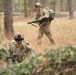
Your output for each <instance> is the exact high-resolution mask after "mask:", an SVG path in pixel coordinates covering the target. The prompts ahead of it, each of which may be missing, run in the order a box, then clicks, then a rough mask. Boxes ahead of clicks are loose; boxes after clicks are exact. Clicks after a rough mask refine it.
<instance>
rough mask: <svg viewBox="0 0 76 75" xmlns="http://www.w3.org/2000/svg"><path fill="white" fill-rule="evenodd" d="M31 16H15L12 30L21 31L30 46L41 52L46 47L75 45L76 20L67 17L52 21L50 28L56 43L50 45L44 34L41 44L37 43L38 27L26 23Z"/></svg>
mask: <svg viewBox="0 0 76 75" xmlns="http://www.w3.org/2000/svg"><path fill="white" fill-rule="evenodd" d="M31 20H33V19H32V18H24V17H15V18H14V30H15V32H21V33H22V34H23V35H24V37H25V41H26V42H29V43H30V45H31V47H32V48H33V49H34V50H35V51H38V52H42V51H43V50H44V49H46V48H48V49H49V48H57V47H64V46H67V45H73V46H75V45H76V20H75V19H73V20H68V19H67V18H59V19H55V20H54V21H52V23H51V25H50V28H51V32H52V35H53V38H54V40H55V42H56V45H52V44H51V43H50V42H49V40H48V38H47V37H46V36H45V35H44V36H43V38H42V44H41V45H38V44H37V36H38V27H34V26H32V25H27V22H28V21H31Z"/></svg>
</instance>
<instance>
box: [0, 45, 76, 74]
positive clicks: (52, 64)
mask: <svg viewBox="0 0 76 75" xmlns="http://www.w3.org/2000/svg"><path fill="white" fill-rule="evenodd" d="M75 69H76V48H75V47H72V46H68V47H65V48H58V49H56V50H49V51H48V50H46V51H45V52H43V53H42V54H36V55H35V56H32V57H30V58H29V59H26V60H24V61H23V62H22V63H16V64H14V65H13V66H11V67H9V68H7V69H5V70H2V71H1V72H0V75H50V74H51V75H56V74H57V75H75V74H76V71H75Z"/></svg>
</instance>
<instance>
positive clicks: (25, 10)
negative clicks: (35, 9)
mask: <svg viewBox="0 0 76 75" xmlns="http://www.w3.org/2000/svg"><path fill="white" fill-rule="evenodd" d="M27 8H28V0H24V16H25V17H27V16H28V9H27Z"/></svg>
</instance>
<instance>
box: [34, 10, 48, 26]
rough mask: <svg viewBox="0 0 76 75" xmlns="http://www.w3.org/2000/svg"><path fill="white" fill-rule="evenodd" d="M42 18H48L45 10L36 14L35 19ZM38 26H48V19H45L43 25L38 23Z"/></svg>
mask: <svg viewBox="0 0 76 75" xmlns="http://www.w3.org/2000/svg"><path fill="white" fill-rule="evenodd" d="M42 16H46V18H48V17H49V13H48V11H47V10H46V9H41V10H40V12H36V16H35V19H39V18H40V17H42ZM39 24H43V25H46V24H49V19H46V20H44V21H43V23H39Z"/></svg>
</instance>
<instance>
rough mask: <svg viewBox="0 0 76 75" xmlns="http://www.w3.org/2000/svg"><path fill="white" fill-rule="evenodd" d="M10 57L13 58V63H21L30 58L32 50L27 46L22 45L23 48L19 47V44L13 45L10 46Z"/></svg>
mask: <svg viewBox="0 0 76 75" xmlns="http://www.w3.org/2000/svg"><path fill="white" fill-rule="evenodd" d="M9 47H10V48H9V51H8V53H9V56H10V57H11V58H12V61H13V62H15V61H17V62H21V61H22V60H24V59H25V58H26V57H28V56H30V55H31V54H32V49H31V48H30V47H29V46H28V45H27V44H26V43H22V46H21V48H18V47H17V43H15V42H14V43H12V44H11V45H10V46H9Z"/></svg>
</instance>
